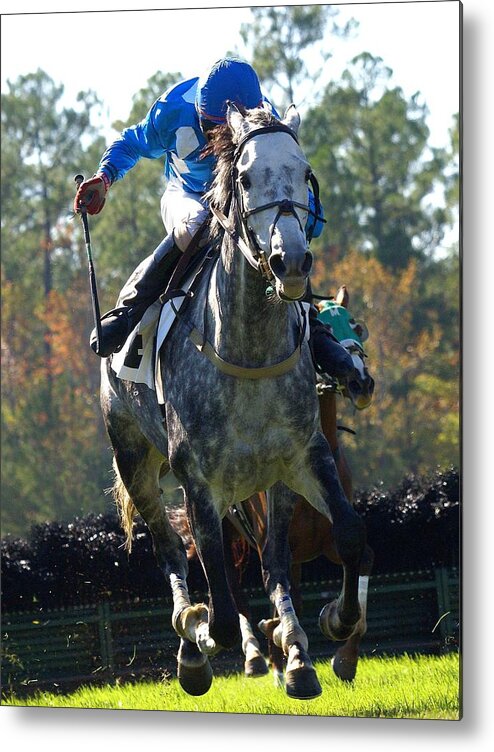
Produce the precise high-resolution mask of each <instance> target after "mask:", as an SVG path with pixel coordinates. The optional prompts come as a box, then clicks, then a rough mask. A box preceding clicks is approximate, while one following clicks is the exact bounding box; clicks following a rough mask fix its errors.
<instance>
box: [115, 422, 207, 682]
mask: <svg viewBox="0 0 494 752" xmlns="http://www.w3.org/2000/svg"><path fill="white" fill-rule="evenodd" d="M109 433H110V437H111V439H112V443H113V447H114V452H115V469H116V472H117V475H118V476H119V477H118V482H117V483H116V488H117V489H118V493H117V492H116V501H117V504H118V506H119V508H120V514H121V518H122V520H124V521H125V522H124V524H125V526H126V529H127V534H128V537H129V545H130V536H131V533H132V516H133V513H134V511H138V512H139V514H140V515H141V517H142V518H143V519H144V521H145V523H146V525H147V526H148V528H149V531H150V533H151V538H152V542H153V550H154V554H155V557H156V561H157V563H158V565H159V567H160V568H161V569H162V571H163V573H164V575H165V577H166V579H167V580H168V582H169V583H170V587H171V590H172V595H173V615H172V624H173V627H174V629H175V631H176V632H177V634H178V635H179V636H180V637H181V638H182V639H181V646H180V650H179V653H178V678H179V681H180V684H181V686H182V688H183V689H184V690H185V691H186V692H187V693H188V694H191V695H202V694H204V693H205V692H207V691H208V689H209V687H210V686H211V681H212V672H211V667H210V665H209V661H208V659H207V657H206V656H203V655H201V654H199V651H198V650H197V648H196V646H195V644H192V643H188V642H187V640H188V639H192V641H193V642H195V632H196V630H197V629H201V623H202V625H206V628H207V609H206V607H205V606H204V605H201V606H192V605H191V602H190V598H189V592H188V589H187V574H188V563H187V554H186V551H185V547H184V544H183V541H182V539H181V538H180V536H179V535H178V534H177V533H176V532H175V530H173V528H172V526H171V525H170V522H169V520H168V515H167V512H166V509H165V505H164V503H163V500H162V494H161V489H160V487H159V478H160V474H161V471H162V460H160V458H159V456H157V454H156V453H155V452H154V451H153V450H152V449H151V448H150V447H149V445H148V444H147V442H145V440H144V439H143V438H142V437H140V436H139V437H137V439H136V438H135V433H132V434H130V437H131V438H134V441H130V440H129V438H128V437H127V441H126V443H125V444H123V443H122V442H120V440H119V437H118V436H117V435H112V431H111V426H110V430H109ZM202 629H203V630H204V626H203V627H202Z"/></svg>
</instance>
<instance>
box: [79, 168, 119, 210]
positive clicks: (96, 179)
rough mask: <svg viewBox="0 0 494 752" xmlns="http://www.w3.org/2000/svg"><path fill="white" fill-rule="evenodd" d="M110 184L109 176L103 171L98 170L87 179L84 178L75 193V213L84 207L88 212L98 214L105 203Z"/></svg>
mask: <svg viewBox="0 0 494 752" xmlns="http://www.w3.org/2000/svg"><path fill="white" fill-rule="evenodd" d="M110 185H111V181H110V178H109V177H108V176H107V175H105V173H104V172H98V173H96V175H93V177H92V178H89V180H84V182H82V183H81V184H80V186H79V188H78V189H77V193H76V194H75V199H74V211H75V212H76V213H77V212H78V211H80V210H81V209H82V208H84V209H85V210H86V211H87V213H88V214H99V213H100V211H101V210H102V208H103V206H104V205H105V201H106V194H107V193H108V189H109V188H110Z"/></svg>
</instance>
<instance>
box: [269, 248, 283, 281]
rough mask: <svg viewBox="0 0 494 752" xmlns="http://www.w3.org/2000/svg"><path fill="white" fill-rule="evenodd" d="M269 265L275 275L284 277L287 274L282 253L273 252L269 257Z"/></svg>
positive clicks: (280, 277)
mask: <svg viewBox="0 0 494 752" xmlns="http://www.w3.org/2000/svg"><path fill="white" fill-rule="evenodd" d="M269 266H270V267H271V271H272V272H273V274H274V276H275V277H278V279H283V277H285V276H286V266H285V262H284V261H283V259H282V257H281V253H272V254H271V256H270V257H269Z"/></svg>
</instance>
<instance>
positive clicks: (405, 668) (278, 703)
mask: <svg viewBox="0 0 494 752" xmlns="http://www.w3.org/2000/svg"><path fill="white" fill-rule="evenodd" d="M213 669H214V659H213ZM316 670H317V674H318V678H319V681H320V682H321V686H322V689H323V692H322V695H321V696H320V697H318V698H316V699H315V700H291V699H290V698H288V697H287V696H286V694H285V693H284V691H283V690H280V689H277V688H276V687H274V686H273V681H272V678H271V676H266V677H262V678H260V679H246V678H245V677H244V676H243V675H241V674H235V675H232V676H227V677H216V678H215V679H214V680H213V685H212V687H211V689H210V691H209V692H208V693H207V694H206V695H203V696H202V697H190V696H189V695H187V694H185V693H184V692H183V690H182V689H181V687H180V686H179V684H178V682H177V680H176V679H172V680H170V681H164V682H150V681H141V682H138V683H136V684H121V685H119V684H118V683H116V684H114V685H107V686H105V687H91V686H85V687H81V688H80V689H78V690H77V691H75V692H74V693H72V694H69V695H53V694H49V693H45V692H40V693H38V694H36V695H35V696H33V697H31V698H29V699H21V698H16V697H14V696H8V697H5V698H4V699H3V703H2V704H4V705H23V706H38V707H65V708H68V707H70V708H73V707H77V708H107V709H115V710H119V709H120V710H175V711H177V710H179V711H199V712H203V713H231V712H235V713H256V714H263V715H270V714H276V715H316V716H345V717H371V718H421V719H425V718H429V719H449V720H458V719H459V718H460V709H459V708H460V666H459V656H458V655H457V654H449V655H445V656H400V657H383V658H381V657H376V658H370V657H366V658H361V659H360V662H359V666H358V671H357V677H356V679H355V681H354V682H352V683H351V684H346V683H343V682H341V681H340V680H339V679H338V678H337V677H336V676H335V675H334V673H333V670H332V668H331V665H330V663H329V662H327V661H324V662H318V663H316Z"/></svg>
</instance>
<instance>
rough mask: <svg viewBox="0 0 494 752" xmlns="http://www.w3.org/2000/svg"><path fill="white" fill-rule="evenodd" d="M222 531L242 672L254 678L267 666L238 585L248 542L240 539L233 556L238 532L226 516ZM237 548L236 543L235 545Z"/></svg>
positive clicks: (264, 672) (247, 604)
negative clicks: (237, 631) (239, 638)
mask: <svg viewBox="0 0 494 752" xmlns="http://www.w3.org/2000/svg"><path fill="white" fill-rule="evenodd" d="M222 531H223V548H224V552H225V568H226V575H227V577H228V582H229V584H230V589H231V591H232V595H233V597H234V599H235V603H236V606H237V609H238V612H239V623H240V634H241V638H242V652H243V654H244V656H245V661H244V673H245V676H246V677H248V678H256V677H258V676H264V675H265V674H267V673H268V666H267V663H266V660H265V658H264V656H263V654H262V652H261V646H260V645H259V642H258V640H257V638H256V636H255V634H254V630H253V628H252V625H251V623H250V620H251V614H250V609H249V603H248V600H247V598H246V597H245V596H244V593H243V592H242V589H241V587H240V577H241V574H240V565H241V564H242V563H243V561H244V559H245V558H246V554H245V551H246V549H248V544H247V542H246V541H244V539H243V538H242V539H240V540H241V544H243V545H244V548H243V549H242V554H241V556H238V555H237V557H235V556H234V549H235V546H236V544H238V543H239V533H238V532H237V531H236V530H235V528H234V527H233V525H232V523H231V522H230V521H229V519H228V518H226V517H225V518H224V519H223V522H222ZM237 550H238V545H237Z"/></svg>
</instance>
